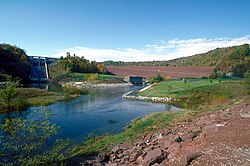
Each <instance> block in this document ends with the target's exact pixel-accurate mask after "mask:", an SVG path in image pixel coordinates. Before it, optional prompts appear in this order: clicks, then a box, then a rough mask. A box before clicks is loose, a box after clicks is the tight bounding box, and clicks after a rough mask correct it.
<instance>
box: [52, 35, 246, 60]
mask: <svg viewBox="0 0 250 166" xmlns="http://www.w3.org/2000/svg"><path fill="white" fill-rule="evenodd" d="M245 43H250V35H247V36H244V37H239V38H213V39H207V38H196V39H188V40H181V39H173V40H169V41H161V42H160V43H159V44H153V45H145V46H144V47H143V48H142V49H135V48H123V49H122V48H118V49H96V48H87V47H82V46H76V47H73V48H67V49H64V50H61V51H59V52H58V53H57V54H55V55H52V56H53V57H60V56H65V55H66V52H70V53H71V54H76V55H77V56H84V57H85V58H86V59H89V60H96V61H98V62H100V61H106V60H113V61H152V60H170V59H175V58H179V57H186V56H190V55H194V54H198V53H204V52H207V51H209V50H212V49H215V48H218V47H229V46H235V45H241V44H245Z"/></svg>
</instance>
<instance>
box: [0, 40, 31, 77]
mask: <svg viewBox="0 0 250 166" xmlns="http://www.w3.org/2000/svg"><path fill="white" fill-rule="evenodd" d="M29 73H30V66H29V59H28V56H27V54H26V53H25V51H24V50H23V49H21V48H18V47H17V46H12V45H9V44H0V75H3V74H8V75H11V76H13V77H19V78H21V79H22V80H23V81H27V80H28V79H29Z"/></svg>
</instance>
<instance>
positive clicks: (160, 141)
mask: <svg viewBox="0 0 250 166" xmlns="http://www.w3.org/2000/svg"><path fill="white" fill-rule="evenodd" d="M249 127H250V105H249V104H241V105H238V106H235V107H234V108H228V109H222V110H220V111H217V112H214V113H210V114H207V115H204V116H202V117H200V118H197V119H195V120H192V121H188V122H185V123H181V124H179V125H177V126H175V127H168V128H165V129H164V130H161V131H159V132H157V133H155V134H149V135H145V137H144V138H142V139H141V140H139V141H137V142H135V143H133V144H130V143H127V144H121V145H117V146H115V147H113V149H112V150H111V151H110V152H109V153H100V154H99V155H98V156H97V157H96V158H95V159H92V160H86V161H85V162H83V163H82V164H81V165H84V166H88V165H96V166H102V165H106V166H119V165H130V166H134V165H135V166H136V165H138V166H151V165H153V166H165V165H166V166H186V165H197V166H198V165H250V142H249V140H250V130H249Z"/></svg>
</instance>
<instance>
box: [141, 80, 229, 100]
mask: <svg viewBox="0 0 250 166" xmlns="http://www.w3.org/2000/svg"><path fill="white" fill-rule="evenodd" d="M229 81H233V79H222V80H221V79H186V80H185V81H184V80H173V81H163V82H160V83H158V84H156V85H154V86H152V87H151V88H149V89H147V90H145V91H143V92H140V93H139V95H141V96H149V97H166V96H169V95H178V94H179V95H180V94H182V93H183V92H185V91H187V90H191V89H195V88H199V87H204V86H212V85H215V84H218V83H224V82H229Z"/></svg>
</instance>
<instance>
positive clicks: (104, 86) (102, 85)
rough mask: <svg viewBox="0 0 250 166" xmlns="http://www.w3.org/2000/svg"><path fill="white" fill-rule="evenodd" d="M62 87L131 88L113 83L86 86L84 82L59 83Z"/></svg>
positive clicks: (129, 84) (127, 84) (127, 85)
mask: <svg viewBox="0 0 250 166" xmlns="http://www.w3.org/2000/svg"><path fill="white" fill-rule="evenodd" d="M59 84H61V85H62V86H74V87H76V88H79V89H106V88H119V87H129V86H133V84H132V83H114V84H106V83H100V84H86V83H85V82H67V83H65V82H60V83H59Z"/></svg>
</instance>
